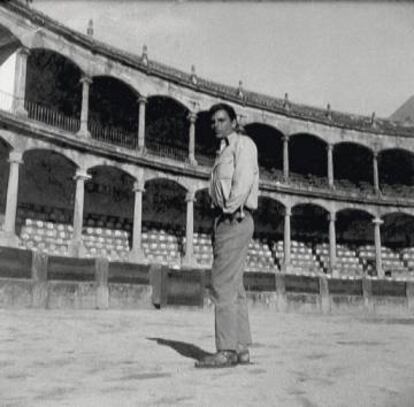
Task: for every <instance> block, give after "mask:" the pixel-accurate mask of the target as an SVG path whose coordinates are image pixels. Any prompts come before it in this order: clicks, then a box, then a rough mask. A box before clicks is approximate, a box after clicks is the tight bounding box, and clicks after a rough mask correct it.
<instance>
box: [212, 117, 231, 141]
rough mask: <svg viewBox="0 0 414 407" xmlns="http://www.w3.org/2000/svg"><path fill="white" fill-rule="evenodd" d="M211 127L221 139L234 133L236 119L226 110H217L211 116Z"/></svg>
mask: <svg viewBox="0 0 414 407" xmlns="http://www.w3.org/2000/svg"><path fill="white" fill-rule="evenodd" d="M211 128H212V129H213V131H214V132H215V133H216V137H217V138H219V139H221V138H224V137H227V136H228V135H229V134H231V133H233V131H234V129H235V128H236V120H231V119H230V116H229V114H228V113H227V112H226V111H225V110H217V112H216V113H214V114H213V116H212V117H211Z"/></svg>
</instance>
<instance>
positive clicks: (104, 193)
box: [82, 166, 134, 261]
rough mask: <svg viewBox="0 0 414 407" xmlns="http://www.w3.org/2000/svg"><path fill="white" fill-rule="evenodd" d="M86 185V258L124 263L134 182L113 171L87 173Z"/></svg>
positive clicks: (99, 168)
mask: <svg viewBox="0 0 414 407" xmlns="http://www.w3.org/2000/svg"><path fill="white" fill-rule="evenodd" d="M89 174H90V175H91V179H90V180H88V181H87V182H86V183H85V206H84V212H83V213H84V216H83V226H84V227H83V236H82V238H83V243H84V246H85V249H86V254H87V256H88V257H97V256H98V255H99V256H105V257H107V258H109V259H110V260H125V261H126V260H127V259H128V255H129V251H130V247H131V238H132V236H131V231H132V224H133V220H134V219H133V216H134V215H133V211H134V192H133V185H134V178H133V177H132V176H131V175H129V174H128V173H126V172H125V171H122V170H120V169H118V168H115V167H109V166H97V167H93V168H91V169H90V170H89Z"/></svg>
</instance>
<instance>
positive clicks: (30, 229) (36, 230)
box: [20, 218, 73, 256]
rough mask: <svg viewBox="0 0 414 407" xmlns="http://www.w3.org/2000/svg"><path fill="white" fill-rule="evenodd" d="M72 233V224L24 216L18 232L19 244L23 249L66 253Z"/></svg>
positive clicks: (57, 253)
mask: <svg viewBox="0 0 414 407" xmlns="http://www.w3.org/2000/svg"><path fill="white" fill-rule="evenodd" d="M72 233H73V228H72V225H68V224H57V223H53V222H46V221H43V220H35V219H30V218H26V219H25V220H24V223H23V225H22V228H21V232H20V239H21V240H20V244H21V246H22V247H23V248H25V249H31V250H39V251H43V252H46V253H49V254H51V255H58V256H62V255H67V254H68V248H69V242H70V240H71V238H72Z"/></svg>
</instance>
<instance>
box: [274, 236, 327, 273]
mask: <svg viewBox="0 0 414 407" xmlns="http://www.w3.org/2000/svg"><path fill="white" fill-rule="evenodd" d="M272 251H273V252H274V254H275V257H276V258H277V259H278V262H279V264H283V258H284V251H283V240H278V241H276V242H273V244H272ZM290 252H291V266H292V269H293V271H295V272H310V273H322V272H323V269H322V267H321V264H320V263H319V261H318V259H317V256H316V255H315V254H314V253H313V251H312V248H311V247H310V246H308V245H307V244H306V243H305V242H301V241H297V240H292V241H291V246H290Z"/></svg>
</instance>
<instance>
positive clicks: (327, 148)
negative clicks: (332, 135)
mask: <svg viewBox="0 0 414 407" xmlns="http://www.w3.org/2000/svg"><path fill="white" fill-rule="evenodd" d="M333 149H334V145H333V144H332V143H328V144H327V145H326V151H331V152H332V151H333Z"/></svg>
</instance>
